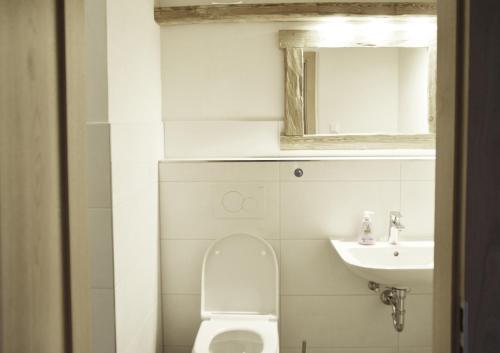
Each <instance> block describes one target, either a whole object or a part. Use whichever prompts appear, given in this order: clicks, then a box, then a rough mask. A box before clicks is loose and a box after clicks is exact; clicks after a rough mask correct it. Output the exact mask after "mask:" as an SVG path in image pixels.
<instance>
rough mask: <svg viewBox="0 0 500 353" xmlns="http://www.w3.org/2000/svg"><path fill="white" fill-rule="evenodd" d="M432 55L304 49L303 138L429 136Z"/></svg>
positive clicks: (411, 50) (419, 50)
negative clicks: (382, 135)
mask: <svg viewBox="0 0 500 353" xmlns="http://www.w3.org/2000/svg"><path fill="white" fill-rule="evenodd" d="M428 50H429V48H427V47H344V48H317V49H312V48H308V49H306V50H305V51H304V130H305V134H306V135H315V134H318V135H332V134H364V133H366V134H372V133H376V134H380V133H382V134H385V133H389V134H398V133H409V134H427V133H429V132H430V129H429V93H428V92H429V87H428V85H429V53H428Z"/></svg>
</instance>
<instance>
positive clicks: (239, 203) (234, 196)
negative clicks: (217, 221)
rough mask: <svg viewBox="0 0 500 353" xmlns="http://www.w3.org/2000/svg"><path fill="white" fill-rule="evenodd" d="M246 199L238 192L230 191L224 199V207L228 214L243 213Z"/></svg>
mask: <svg viewBox="0 0 500 353" xmlns="http://www.w3.org/2000/svg"><path fill="white" fill-rule="evenodd" d="M244 200H245V198H244V197H243V195H242V194H241V193H239V192H238V191H234V190H233V191H229V192H226V193H225V194H224V196H223V197H222V207H224V209H225V210H226V211H227V212H231V213H235V212H239V211H241V209H242V208H243V202H244Z"/></svg>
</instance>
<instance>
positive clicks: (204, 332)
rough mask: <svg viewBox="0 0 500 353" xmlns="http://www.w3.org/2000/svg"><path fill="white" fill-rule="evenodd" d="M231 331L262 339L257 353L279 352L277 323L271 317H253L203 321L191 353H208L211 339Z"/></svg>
mask: <svg viewBox="0 0 500 353" xmlns="http://www.w3.org/2000/svg"><path fill="white" fill-rule="evenodd" d="M233 316H237V315H233ZM231 331H248V332H253V333H256V334H258V335H259V336H260V338H261V339H262V351H261V352H259V353H278V352H279V350H278V341H279V339H278V322H277V321H275V320H273V319H272V318H271V317H266V316H264V315H254V316H239V317H229V318H227V317H222V318H212V319H210V320H204V321H203V322H202V323H201V325H200V328H199V330H198V334H197V336H196V341H195V343H194V347H193V353H209V347H210V344H211V342H212V341H213V339H214V338H215V337H217V336H218V335H220V334H222V333H225V332H231Z"/></svg>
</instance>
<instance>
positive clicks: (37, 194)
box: [0, 0, 70, 353]
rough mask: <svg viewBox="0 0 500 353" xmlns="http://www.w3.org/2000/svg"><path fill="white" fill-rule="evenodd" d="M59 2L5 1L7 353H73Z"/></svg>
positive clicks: (1, 261)
mask: <svg viewBox="0 0 500 353" xmlns="http://www.w3.org/2000/svg"><path fill="white" fill-rule="evenodd" d="M59 6H61V3H60V2H58V1H56V0H40V1H1V2H0V43H1V45H0V50H1V52H0V77H1V80H0V87H1V88H0V143H1V147H0V289H1V294H0V352H2V353H64V352H68V351H69V349H70V348H69V347H68V343H69V339H68V337H70V334H69V333H68V330H67V327H66V324H67V321H66V318H67V317H66V315H65V308H66V307H67V301H66V300H67V295H66V294H67V291H66V290H67V287H66V283H65V276H64V271H63V266H64V265H65V262H64V259H63V255H62V253H63V249H64V241H63V237H64V234H63V225H62V224H63V217H64V216H63V213H64V205H63V202H62V192H63V191H62V186H61V185H62V184H63V183H62V179H61V175H62V167H61V155H60V148H61V140H60V130H59V124H60V120H59V119H60V116H61V115H60V114H61V111H60V96H59V94H60V91H59V89H60V85H59V84H60V79H61V77H60V76H59V74H58V63H59V59H58V53H59V52H58V48H59V45H58V44H60V43H58V34H57V28H58V14H59V13H60V10H61V8H60V7H59Z"/></svg>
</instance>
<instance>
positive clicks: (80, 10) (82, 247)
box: [59, 0, 91, 353]
mask: <svg viewBox="0 0 500 353" xmlns="http://www.w3.org/2000/svg"><path fill="white" fill-rule="evenodd" d="M60 3H61V4H62V8H60V11H61V12H60V14H59V23H60V26H61V28H60V30H61V31H60V32H61V33H63V34H64V36H63V38H61V39H62V40H61V44H62V46H63V47H62V48H61V50H60V55H61V56H63V60H62V61H63V63H61V65H60V66H61V67H60V70H62V71H63V72H61V77H62V78H63V80H62V81H63V82H61V84H62V86H63V87H64V92H62V95H63V96H64V99H61V101H62V102H64V103H63V104H64V107H63V109H62V112H63V113H62V114H65V119H64V118H63V119H61V120H62V122H63V123H62V125H63V126H61V129H62V135H63V138H62V144H63V146H64V147H65V151H63V153H64V156H65V157H66V163H65V167H66V185H65V188H66V203H67V210H66V218H67V219H66V224H67V229H66V231H67V235H68V239H67V244H66V245H67V249H66V251H67V252H68V254H69V258H68V265H69V273H67V276H69V283H68V284H69V288H68V290H69V293H70V308H68V309H69V310H70V311H71V315H70V317H69V320H70V321H71V330H70V332H69V333H68V334H69V335H70V337H71V339H70V345H71V348H72V353H89V352H90V351H91V319H90V315H91V304H90V257H89V236H88V231H87V192H86V191H87V177H86V175H87V173H86V164H87V143H86V115H85V66H84V64H85V63H84V59H83V58H84V57H85V8H84V0H63V1H60ZM63 164H64V162H63Z"/></svg>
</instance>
